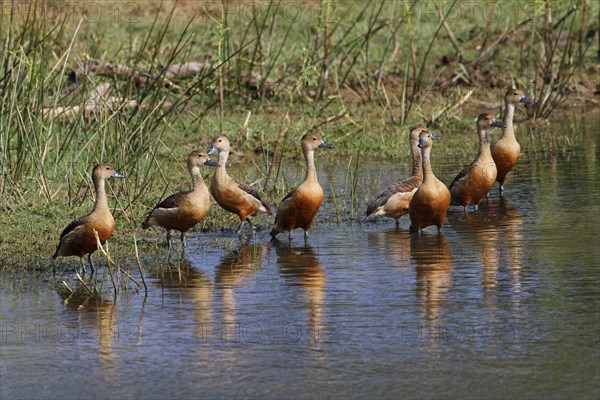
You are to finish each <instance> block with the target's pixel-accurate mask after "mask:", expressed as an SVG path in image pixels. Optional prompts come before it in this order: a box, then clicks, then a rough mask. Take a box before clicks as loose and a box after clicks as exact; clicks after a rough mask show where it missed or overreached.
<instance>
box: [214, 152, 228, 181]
mask: <svg viewBox="0 0 600 400" xmlns="http://www.w3.org/2000/svg"><path fill="white" fill-rule="evenodd" d="M228 157H229V151H219V166H218V167H217V172H216V173H215V174H216V175H217V176H219V177H220V178H225V177H226V176H227V170H226V169H225V166H226V165H227V158H228Z"/></svg>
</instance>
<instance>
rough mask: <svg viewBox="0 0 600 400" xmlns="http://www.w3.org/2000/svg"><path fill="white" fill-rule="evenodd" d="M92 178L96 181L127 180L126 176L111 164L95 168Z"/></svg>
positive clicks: (99, 165)
mask: <svg viewBox="0 0 600 400" xmlns="http://www.w3.org/2000/svg"><path fill="white" fill-rule="evenodd" d="M92 178H93V179H94V180H95V181H98V180H100V179H108V178H125V175H123V174H121V173H120V172H119V171H117V170H116V168H115V167H113V166H112V165H110V164H98V165H96V166H95V167H94V171H93V172H92Z"/></svg>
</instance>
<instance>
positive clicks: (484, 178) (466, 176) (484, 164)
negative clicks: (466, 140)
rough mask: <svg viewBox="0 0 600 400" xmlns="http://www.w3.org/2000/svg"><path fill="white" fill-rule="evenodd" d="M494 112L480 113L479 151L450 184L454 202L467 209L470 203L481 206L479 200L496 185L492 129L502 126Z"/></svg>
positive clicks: (478, 125)
mask: <svg viewBox="0 0 600 400" xmlns="http://www.w3.org/2000/svg"><path fill="white" fill-rule="evenodd" d="M503 126H504V125H502V124H501V123H500V122H499V121H497V120H496V118H495V117H494V116H493V115H492V114H480V115H479V117H478V118H477V133H478V135H479V153H478V154H477V158H476V159H475V161H473V162H472V163H471V164H469V165H467V166H466V167H464V168H463V170H462V171H460V172H459V174H458V175H456V178H454V180H453V181H452V183H451V184H450V194H451V195H452V202H453V204H460V205H462V206H463V207H464V209H465V210H466V209H467V206H468V205H469V204H473V205H474V206H475V210H477V209H478V208H479V202H480V201H481V199H482V198H483V196H485V195H486V193H487V192H488V191H489V190H490V189H491V188H492V186H494V182H495V181H496V173H497V171H496V164H495V163H494V159H493V158H492V154H491V151H490V137H489V136H490V130H491V128H492V127H495V128H502V127H503Z"/></svg>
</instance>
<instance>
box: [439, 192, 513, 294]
mask: <svg viewBox="0 0 600 400" xmlns="http://www.w3.org/2000/svg"><path fill="white" fill-rule="evenodd" d="M480 210H481V213H478V214H477V213H467V214H464V213H463V214H458V213H456V214H454V215H453V216H452V221H451V223H452V225H453V226H454V229H455V230H456V232H457V233H458V234H459V235H460V236H461V248H460V249H459V250H458V251H457V253H459V254H460V258H462V259H464V260H465V261H467V262H476V260H477V259H479V260H480V261H481V263H482V280H481V285H482V289H483V293H484V298H485V299H486V301H487V302H489V304H496V300H497V299H496V295H497V290H498V287H497V286H498V282H499V278H498V274H499V271H500V270H504V271H507V272H508V273H509V274H510V276H511V279H510V280H511V289H512V292H513V293H516V294H518V293H520V286H521V266H522V251H523V248H522V243H523V241H522V229H523V219H522V216H521V213H520V212H519V211H518V210H516V209H514V208H512V207H510V206H509V204H508V200H507V198H506V197H504V196H503V197H499V198H489V199H488V200H487V201H485V202H483V203H482V204H481V208H480Z"/></svg>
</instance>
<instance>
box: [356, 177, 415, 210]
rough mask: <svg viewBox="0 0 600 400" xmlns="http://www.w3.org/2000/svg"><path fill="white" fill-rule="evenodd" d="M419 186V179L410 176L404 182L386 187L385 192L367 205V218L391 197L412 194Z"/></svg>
mask: <svg viewBox="0 0 600 400" xmlns="http://www.w3.org/2000/svg"><path fill="white" fill-rule="evenodd" d="M420 185H421V179H419V178H418V177H416V176H411V177H410V178H408V179H405V180H403V181H400V182H397V183H395V184H393V185H391V186H388V187H387V188H385V190H384V191H383V192H382V193H381V194H380V195H379V196H377V198H376V199H375V200H373V201H372V202H370V203H369V205H367V212H366V215H367V216H369V215H371V214H372V213H374V212H375V210H377V209H378V208H379V207H382V206H383V205H385V203H387V202H388V200H389V199H390V197H392V196H393V195H395V194H397V193H407V192H412V191H413V190H415V189H417V188H418V187H419V186H420Z"/></svg>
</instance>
